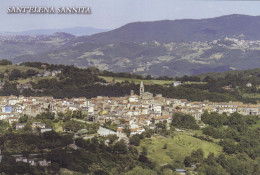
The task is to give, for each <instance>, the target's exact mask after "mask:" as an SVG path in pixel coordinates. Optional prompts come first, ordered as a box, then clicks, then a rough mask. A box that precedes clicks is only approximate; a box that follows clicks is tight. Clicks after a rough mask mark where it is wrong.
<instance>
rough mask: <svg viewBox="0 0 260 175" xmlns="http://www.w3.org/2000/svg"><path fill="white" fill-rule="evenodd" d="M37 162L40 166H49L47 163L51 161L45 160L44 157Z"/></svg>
mask: <svg viewBox="0 0 260 175" xmlns="http://www.w3.org/2000/svg"><path fill="white" fill-rule="evenodd" d="M38 164H39V165H40V166H49V165H51V161H47V160H46V159H43V160H40V161H38Z"/></svg>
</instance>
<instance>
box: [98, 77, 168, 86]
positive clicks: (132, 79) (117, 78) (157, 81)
mask: <svg viewBox="0 0 260 175" xmlns="http://www.w3.org/2000/svg"><path fill="white" fill-rule="evenodd" d="M99 78H103V79H104V80H106V81H107V82H112V80H113V79H115V82H116V83H117V82H119V83H121V82H123V81H129V82H131V81H134V83H135V84H140V82H141V81H143V82H144V83H145V84H160V85H163V84H172V83H173V81H167V80H141V79H134V78H121V77H105V76H99Z"/></svg>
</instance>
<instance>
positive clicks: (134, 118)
mask: <svg viewBox="0 0 260 175" xmlns="http://www.w3.org/2000/svg"><path fill="white" fill-rule="evenodd" d="M139 94H140V95H136V94H135V93H134V91H133V90H132V91H131V92H130V95H127V96H124V97H103V96H98V97H96V98H91V99H87V98H85V97H80V98H72V99H68V98H64V99H54V98H53V97H24V96H18V97H17V96H5V97H0V105H1V113H0V120H5V121H7V122H9V123H10V124H12V123H14V122H18V121H19V118H20V116H22V115H27V116H29V117H36V116H37V115H39V114H41V113H43V112H46V111H50V112H52V113H55V114H56V115H57V114H58V113H65V112H68V111H82V112H83V113H84V114H86V117H85V120H86V121H92V122H95V123H98V124H100V125H103V124H104V123H106V122H107V121H112V123H115V124H117V125H118V129H117V134H119V133H122V131H123V129H125V128H124V127H126V126H127V127H129V128H130V130H131V135H134V134H141V133H142V132H144V131H145V130H144V128H145V127H151V128H153V125H154V124H156V123H159V122H163V121H167V123H170V122H171V119H172V115H173V114H174V113H176V112H181V113H184V114H188V115H191V116H193V117H194V118H195V119H196V121H200V120H201V115H202V114H203V113H204V112H205V111H208V112H209V113H211V112H217V113H220V114H222V113H226V114H228V115H229V114H231V113H234V112H237V113H239V114H242V115H255V116H257V115H259V114H260V105H259V104H254V105H252V104H243V103H242V102H228V103H227V102H223V103H219V102H210V101H203V102H196V101H188V100H186V99H171V98H165V97H163V96H162V95H161V94H156V95H155V96H154V95H153V94H152V93H150V92H145V87H144V84H143V82H141V84H140V93H139ZM122 121H124V122H123V123H124V124H122ZM120 124H121V125H120ZM24 126H25V124H21V123H19V124H17V128H18V129H21V128H23V127H24ZM41 128H42V127H41Z"/></svg>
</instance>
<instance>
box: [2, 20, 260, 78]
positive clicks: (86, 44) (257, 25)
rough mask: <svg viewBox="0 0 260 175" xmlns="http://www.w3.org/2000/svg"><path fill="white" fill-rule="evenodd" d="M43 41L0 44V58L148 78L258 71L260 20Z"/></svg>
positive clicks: (171, 24)
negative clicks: (91, 68) (93, 69)
mask: <svg viewBox="0 0 260 175" xmlns="http://www.w3.org/2000/svg"><path fill="white" fill-rule="evenodd" d="M46 36H48V37H47V38H46ZM46 36H41V37H39V36H38V37H37V38H33V37H31V38H29V39H28V40H26V39H25V40H17V37H15V38H14V39H12V40H5V39H3V40H2V41H1V42H0V45H1V44H2V45H1V49H0V58H1V57H2V58H7V59H10V60H12V61H13V62H14V63H19V62H25V61H43V62H48V63H54V64H66V65H71V64H72V65H75V66H79V67H98V68H99V69H100V70H109V71H113V72H132V73H137V74H143V75H147V74H150V75H153V76H163V75H168V76H183V75H194V74H201V73H206V72H223V71H229V70H246V69H253V68H258V67H260V16H247V15H228V16H222V17H217V18H210V19H184V20H173V21H170V20H165V21H155V22H136V23H131V24H127V25H125V26H123V27H120V28H118V29H115V30H112V31H108V32H103V33H99V34H94V35H91V36H73V35H70V34H66V33H61V32H59V33H56V34H54V35H46ZM0 38H1V37H0ZM29 40H30V42H28V41H29ZM18 41H19V42H18ZM25 46H26V47H25ZM27 46H28V47H27ZM17 50H18V51H19V52H17Z"/></svg>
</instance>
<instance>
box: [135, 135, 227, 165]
mask: <svg viewBox="0 0 260 175" xmlns="http://www.w3.org/2000/svg"><path fill="white" fill-rule="evenodd" d="M165 143H167V149H163V147H164V145H165ZM142 146H147V147H148V157H149V158H151V160H153V161H155V162H156V163H157V164H158V165H163V164H165V163H168V164H171V165H173V163H174V161H175V160H177V159H178V160H184V158H185V157H186V156H188V155H190V154H191V152H192V151H193V150H197V149H199V148H201V149H202V150H203V151H204V154H205V156H207V155H208V154H209V153H210V152H213V153H214V154H215V155H218V154H219V153H221V152H222V147H221V146H219V145H217V144H216V143H211V142H207V141H202V140H200V139H197V138H194V137H192V136H190V135H189V134H187V133H177V132H175V135H174V137H173V138H165V137H162V136H154V137H152V138H151V139H145V140H142V141H141V144H140V146H139V151H141V150H142V149H141V148H142Z"/></svg>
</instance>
